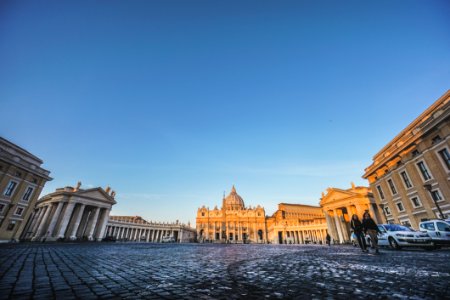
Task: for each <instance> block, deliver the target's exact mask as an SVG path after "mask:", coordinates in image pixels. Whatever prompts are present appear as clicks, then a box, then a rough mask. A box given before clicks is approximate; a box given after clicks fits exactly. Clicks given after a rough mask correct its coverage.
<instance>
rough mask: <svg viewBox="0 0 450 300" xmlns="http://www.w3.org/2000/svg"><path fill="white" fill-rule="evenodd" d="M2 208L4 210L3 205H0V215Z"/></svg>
mask: <svg viewBox="0 0 450 300" xmlns="http://www.w3.org/2000/svg"><path fill="white" fill-rule="evenodd" d="M4 208H5V204H2V203H0V213H1V212H2V211H3V209H4Z"/></svg>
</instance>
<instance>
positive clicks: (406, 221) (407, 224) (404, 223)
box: [400, 220, 411, 227]
mask: <svg viewBox="0 0 450 300" xmlns="http://www.w3.org/2000/svg"><path fill="white" fill-rule="evenodd" d="M400 223H401V224H402V225H403V226H406V227H411V222H410V221H409V220H403V221H400Z"/></svg>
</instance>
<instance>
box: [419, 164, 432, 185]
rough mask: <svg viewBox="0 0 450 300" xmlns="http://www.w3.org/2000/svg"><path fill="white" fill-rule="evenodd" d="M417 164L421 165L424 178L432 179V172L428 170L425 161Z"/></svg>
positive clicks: (420, 168) (425, 179)
mask: <svg viewBox="0 0 450 300" xmlns="http://www.w3.org/2000/svg"><path fill="white" fill-rule="evenodd" d="M417 166H418V167H419V170H420V173H422V178H423V180H424V181H427V180H430V179H431V175H430V172H428V169H427V167H426V166H425V163H424V162H423V161H421V162H418V163H417Z"/></svg>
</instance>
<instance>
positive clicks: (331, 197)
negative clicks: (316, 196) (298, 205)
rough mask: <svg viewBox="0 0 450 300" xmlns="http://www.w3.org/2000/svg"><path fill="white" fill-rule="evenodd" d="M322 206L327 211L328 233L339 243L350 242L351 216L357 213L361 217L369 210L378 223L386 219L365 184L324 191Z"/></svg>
mask: <svg viewBox="0 0 450 300" xmlns="http://www.w3.org/2000/svg"><path fill="white" fill-rule="evenodd" d="M320 206H321V207H322V209H323V212H324V213H325V217H326V221H327V225H328V233H329V234H330V236H331V238H332V239H333V240H334V241H335V242H337V243H348V242H350V235H351V233H350V218H351V217H352V215H353V214H357V215H358V217H359V219H360V220H361V219H362V215H363V213H364V212H365V211H368V212H369V213H370V215H371V216H372V218H373V219H374V220H375V221H376V222H377V223H383V222H384V221H385V219H384V217H383V215H382V214H381V213H380V210H379V209H378V205H377V204H376V202H375V199H374V197H373V194H372V192H371V190H370V189H369V188H367V187H363V186H355V185H354V184H353V183H352V187H351V188H350V189H347V190H342V189H338V188H328V189H327V192H326V194H325V193H322V198H321V200H320Z"/></svg>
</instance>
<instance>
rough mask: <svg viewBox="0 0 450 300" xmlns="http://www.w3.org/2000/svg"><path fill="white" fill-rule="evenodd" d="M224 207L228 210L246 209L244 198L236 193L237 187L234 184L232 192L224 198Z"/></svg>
mask: <svg viewBox="0 0 450 300" xmlns="http://www.w3.org/2000/svg"><path fill="white" fill-rule="evenodd" d="M223 207H224V208H225V209H226V210H239V209H245V205H244V200H243V199H242V197H241V196H239V195H238V193H236V189H235V187H234V185H233V187H232V188H231V192H230V194H229V195H228V196H227V197H226V198H224V199H223Z"/></svg>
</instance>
